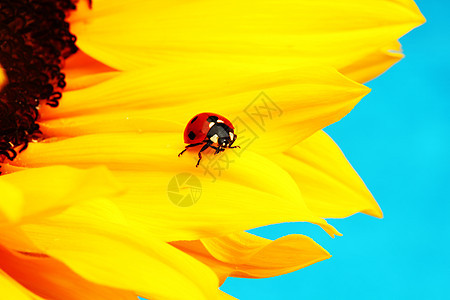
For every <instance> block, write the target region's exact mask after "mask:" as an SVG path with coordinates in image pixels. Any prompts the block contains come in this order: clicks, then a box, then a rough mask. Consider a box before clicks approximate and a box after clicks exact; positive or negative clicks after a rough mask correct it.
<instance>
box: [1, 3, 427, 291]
mask: <svg viewBox="0 0 450 300" xmlns="http://www.w3.org/2000/svg"><path fill="white" fill-rule="evenodd" d="M14 3H19V4H15V5H17V6H14V4H13V2H10V1H1V2H0V4H1V6H0V11H1V12H2V14H0V16H1V20H2V36H8V37H9V36H14V38H9V39H7V41H8V42H7V43H5V42H4V43H3V45H2V52H1V54H2V55H4V56H2V58H3V57H8V59H6V60H5V59H2V61H1V64H2V67H3V68H4V69H5V72H4V74H3V75H2V82H3V85H4V87H3V90H2V94H1V104H2V106H1V107H0V108H2V109H3V110H4V111H5V113H4V114H2V118H3V119H2V120H1V121H2V122H1V124H2V139H1V141H0V142H1V143H0V151H1V154H2V155H3V159H4V160H3V163H2V164H1V167H2V168H1V170H2V174H3V175H2V176H1V177H0V184H1V185H2V191H5V192H4V194H5V195H6V201H2V203H0V224H1V225H0V226H2V229H3V230H2V232H1V233H0V257H1V260H0V283H1V289H2V294H3V293H5V294H6V295H10V298H11V299H22V298H23V299H40V298H43V299H116V298H117V299H135V298H136V296H137V295H139V296H143V297H147V298H149V299H216V298H218V299H222V298H223V299H229V298H232V297H231V296H229V295H227V294H225V293H222V292H221V291H220V290H219V289H218V287H219V286H220V284H221V283H223V282H224V280H226V278H227V277H229V276H235V277H249V278H262V277H271V276H276V275H280V274H285V273H287V272H292V271H295V270H297V269H300V268H302V267H305V266H308V265H310V264H313V263H315V262H318V261H321V260H324V259H326V258H328V257H330V255H329V253H328V252H327V251H326V250H324V249H323V248H322V247H320V246H319V245H318V244H317V243H315V242H314V241H313V240H312V239H310V238H308V237H306V236H303V235H298V234H296V235H288V236H285V237H282V238H280V239H277V240H275V241H271V240H267V239H264V238H261V237H257V236H254V235H252V234H249V233H246V232H245V230H248V229H251V228H255V227H259V226H264V225H269V224H274V223H281V222H311V223H314V224H317V225H319V226H321V227H322V228H323V229H324V230H325V231H326V232H327V233H329V234H330V235H331V236H334V235H336V234H340V233H339V232H338V231H337V230H336V229H335V228H334V227H332V226H331V225H329V224H328V223H327V222H326V221H325V219H324V218H344V217H347V216H349V215H352V214H355V213H358V212H362V213H366V214H368V215H372V216H375V217H381V216H382V212H381V210H380V208H379V206H378V205H377V203H376V201H375V200H374V199H373V197H372V195H371V194H370V192H369V191H368V190H367V188H366V186H365V185H364V183H363V182H362V181H361V179H360V178H359V176H358V175H357V174H356V172H355V171H354V170H353V169H352V167H351V166H350V164H349V163H348V162H347V160H346V159H345V157H344V155H343V154H342V152H341V151H340V149H339V148H338V147H337V145H336V144H335V143H334V142H333V141H332V140H331V138H330V137H329V136H328V135H326V134H325V133H324V132H323V131H321V129H322V128H324V127H326V126H327V125H329V124H331V123H334V122H337V121H338V120H340V119H341V118H342V117H344V116H345V115H346V114H347V113H348V112H349V111H350V110H351V109H352V108H353V107H354V106H355V105H356V104H357V103H358V102H359V101H360V100H361V99H362V98H363V97H364V96H365V95H366V94H367V93H368V92H369V89H368V88H367V87H365V86H364V85H362V84H361V83H362V82H364V81H367V80H369V79H371V78H374V77H375V76H378V75H379V74H381V73H382V72H384V71H385V70H386V69H387V68H389V67H390V66H391V65H393V64H394V63H395V62H397V61H399V60H400V59H401V58H402V54H401V53H400V44H399V43H398V42H397V40H398V38H399V37H401V36H402V35H404V34H405V33H407V32H408V31H409V30H411V29H412V28H414V27H415V26H418V25H420V24H422V23H423V22H424V19H423V17H422V15H421V14H420V11H419V10H418V8H417V7H416V5H415V4H414V2H413V1H407V0H377V1H375V0H373V1H364V3H362V2H360V1H354V0H344V1H339V2H333V1H325V0H319V1H313V2H312V1H282V2H279V1H278V2H273V1H260V2H258V3H257V4H255V3H254V2H251V1H227V2H223V1H174V2H173V1H163V2H161V3H159V2H158V3H155V2H153V1H143V0H134V1H128V2H125V1H104V0H98V1H94V2H93V3H90V1H89V2H88V1H80V2H79V3H77V6H76V9H75V4H74V3H72V2H70V1H45V0H41V1H23V3H22V1H14ZM43 16H45V17H43ZM66 16H67V18H66ZM48 20H53V21H51V22H50V21H48ZM69 24H70V30H69ZM5 32H6V33H5ZM13 34H15V35H13ZM46 34H48V35H46ZM17 36H19V37H20V39H19V38H18V37H17ZM75 37H76V40H77V42H76V46H75ZM22 39H23V40H22ZM20 41H22V42H20ZM12 46H14V47H12ZM15 46H22V47H24V48H23V49H25V50H24V51H18V50H17V49H18V48H16V47H15ZM77 48H79V49H78V51H77ZM12 61H14V62H17V64H16V65H14V66H12V65H11V62H12ZM19 71H21V72H22V73H20V72H19ZM24 103H25V104H27V105H24ZM45 104H49V105H45ZM203 111H212V112H217V113H220V114H221V115H224V116H226V117H228V118H230V120H232V121H233V124H234V125H235V126H236V132H237V135H238V140H237V142H236V143H237V144H240V146H241V148H240V149H236V151H231V150H227V151H225V152H223V153H220V154H218V155H213V153H206V154H205V158H204V160H203V161H202V163H201V164H200V166H199V168H195V162H196V153H195V151H188V152H187V153H185V154H184V156H183V157H182V158H177V154H178V153H179V152H180V151H181V150H182V149H183V146H184V145H183V143H182V132H183V129H184V126H185V125H186V123H187V122H188V121H189V119H190V118H191V117H192V116H194V115H195V114H197V113H199V112H203ZM186 174H187V175H186ZM183 176H184V177H183ZM180 178H185V180H184V181H183V180H181V181H183V182H181V183H182V184H181V185H183V184H185V185H184V186H182V187H180V184H179V183H180ZM187 178H189V179H190V178H195V182H196V183H195V184H186V182H187V180H188V179H187ZM171 182H177V185H175V190H171V187H172V185H171ZM186 189H187V190H189V196H190V197H191V200H193V199H192V198H196V199H195V201H192V202H191V203H190V204H189V205H181V206H180V205H174V203H175V204H179V203H180V202H177V201H175V202H173V197H171V195H173V194H175V195H176V196H177V197H185V196H186V195H187V194H185V193H184V192H183V191H186ZM195 191H196V193H194V192H195ZM171 200H172V201H171ZM3 291H5V292H3Z"/></svg>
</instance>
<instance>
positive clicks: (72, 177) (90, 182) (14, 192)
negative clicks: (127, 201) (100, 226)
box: [0, 164, 122, 220]
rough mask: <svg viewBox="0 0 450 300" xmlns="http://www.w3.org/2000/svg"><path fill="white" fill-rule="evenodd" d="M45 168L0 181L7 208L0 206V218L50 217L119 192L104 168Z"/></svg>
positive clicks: (115, 182)
mask: <svg viewBox="0 0 450 300" xmlns="http://www.w3.org/2000/svg"><path fill="white" fill-rule="evenodd" d="M49 165H50V166H49V167H46V168H35V169H28V170H24V171H19V172H15V173H12V174H6V175H2V176H1V177H0V183H1V185H2V186H3V187H5V188H8V189H7V193H6V196H7V197H8V198H7V201H5V202H7V204H5V203H3V204H2V205H1V207H2V208H3V209H2V212H3V214H6V215H10V216H11V215H13V218H15V219H18V218H19V217H20V218H21V219H22V220H26V219H30V218H35V217H38V216H42V215H50V214H54V213H57V212H59V211H61V210H63V209H65V208H67V207H68V206H69V205H71V204H72V203H74V202H76V201H79V200H84V199H87V198H89V197H91V198H94V197H98V196H108V195H114V194H117V193H119V192H120V191H121V189H122V188H121V186H120V185H119V183H118V182H117V181H115V180H114V179H113V178H112V176H111V174H110V173H108V171H107V170H106V169H105V168H93V169H90V170H77V169H74V168H70V167H66V166H52V165H54V164H49ZM6 207H7V209H4V208H6ZM19 214H20V216H19Z"/></svg>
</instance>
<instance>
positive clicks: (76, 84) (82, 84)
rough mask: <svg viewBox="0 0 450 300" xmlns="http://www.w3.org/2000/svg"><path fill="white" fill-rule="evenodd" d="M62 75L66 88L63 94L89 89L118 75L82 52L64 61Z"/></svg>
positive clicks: (115, 71)
mask: <svg viewBox="0 0 450 300" xmlns="http://www.w3.org/2000/svg"><path fill="white" fill-rule="evenodd" d="M63 71H64V74H65V75H66V82H67V86H66V88H65V89H64V91H65V92H67V91H71V90H77V89H81V88H86V87H90V86H92V85H95V84H98V83H100V82H103V81H106V80H108V79H111V78H113V77H114V76H116V75H118V74H119V72H117V70H115V69H112V68H110V67H108V66H106V65H104V64H102V63H101V62H99V61H97V60H95V59H93V58H91V57H89V56H88V55H86V54H85V53H84V52H83V51H78V52H77V53H75V54H74V55H72V56H70V57H69V58H68V59H67V60H66V61H65V66H64V70H63Z"/></svg>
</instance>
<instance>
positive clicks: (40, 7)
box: [0, 0, 78, 161]
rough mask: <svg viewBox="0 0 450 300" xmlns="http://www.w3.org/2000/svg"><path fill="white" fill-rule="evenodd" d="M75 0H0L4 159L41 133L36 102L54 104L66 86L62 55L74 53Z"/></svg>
mask: <svg viewBox="0 0 450 300" xmlns="http://www.w3.org/2000/svg"><path fill="white" fill-rule="evenodd" d="M76 2H77V0H73V1H70V0H0V65H1V67H2V68H3V69H4V70H5V72H6V76H7V78H8V83H7V85H6V86H4V87H3V89H2V90H1V91H0V161H2V160H4V159H5V158H8V159H9V160H12V159H14V158H15V157H16V155H17V153H16V151H15V150H14V148H15V147H17V146H22V147H21V148H20V151H22V150H24V149H25V148H26V147H27V145H28V142H29V141H30V140H31V139H33V138H37V137H38V136H39V134H40V131H39V125H37V124H36V120H37V119H38V117H39V113H38V106H39V104H40V103H45V104H47V105H50V106H52V107H56V106H58V104H59V99H61V90H62V89H63V88H64V87H65V85H66V82H65V80H64V79H65V75H64V73H62V72H61V68H62V67H63V64H64V60H65V59H66V58H67V57H69V56H70V55H72V54H73V53H75V52H76V51H77V50H78V48H77V47H76V46H75V40H76V38H75V36H74V35H73V34H71V33H70V31H69V24H68V23H67V22H66V21H65V18H66V13H68V12H69V11H70V10H74V9H75V8H76V7H75V3H76Z"/></svg>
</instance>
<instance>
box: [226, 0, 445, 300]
mask: <svg viewBox="0 0 450 300" xmlns="http://www.w3.org/2000/svg"><path fill="white" fill-rule="evenodd" d="M449 2H450V1H446V0H444V1H438V0H436V1H430V0H428V1H426V0H422V1H416V3H417V4H418V6H419V7H420V9H421V11H422V13H423V14H424V16H425V17H426V18H427V23H426V24H424V25H423V26H421V27H419V28H417V29H415V30H413V31H412V32H410V33H409V34H408V35H406V36H405V37H404V38H402V39H401V40H400V41H401V43H402V45H403V50H404V53H405V54H406V58H405V59H403V60H402V61H400V62H399V63H398V64H397V65H395V66H394V67H393V68H391V69H390V70H389V71H387V72H386V73H385V74H383V75H382V76H380V77H379V78H377V79H375V80H373V81H371V82H370V83H368V84H367V85H368V86H369V87H371V88H372V92H371V93H370V94H369V95H368V96H367V97H365V98H364V99H363V100H362V102H361V103H360V104H359V105H358V106H357V107H356V108H355V109H354V110H353V111H352V112H351V113H350V114H349V115H348V116H347V117H345V118H344V119H343V120H342V121H340V122H338V123H337V124H334V125H333V126H330V127H329V128H327V130H326V131H327V132H328V133H329V134H330V135H331V136H332V137H333V138H334V140H335V141H336V142H337V143H338V145H339V146H340V147H341V149H342V150H343V152H344V153H345V154H346V156H347V158H348V159H349V161H350V162H351V163H352V165H353V166H354V168H355V169H356V170H357V171H358V173H359V174H360V176H361V177H362V178H363V179H364V181H365V183H366V184H367V186H368V187H369V189H370V190H371V191H372V193H373V195H374V196H375V198H376V199H377V201H378V203H379V204H380V206H381V208H382V209H383V212H384V216H385V217H384V219H381V220H380V219H376V218H373V217H369V216H366V215H362V214H357V215H355V216H352V217H350V218H347V219H343V220H331V221H330V223H331V224H332V225H334V226H335V227H336V228H337V229H338V230H339V231H340V232H342V233H343V234H344V236H343V237H337V238H335V239H331V238H329V237H328V235H326V234H325V233H324V232H322V231H321V230H320V229H319V228H316V226H313V225H310V224H303V223H299V224H282V225H275V226H270V227H264V228H260V229H256V230H253V231H251V232H252V233H255V234H258V235H261V236H264V237H267V238H271V239H275V238H278V237H280V236H282V235H285V234H287V233H302V234H306V235H308V236H311V237H312V238H313V239H314V240H315V241H317V242H318V243H319V244H320V245H322V246H323V247H324V248H325V249H327V250H328V251H329V252H330V253H331V254H332V255H333V257H332V258H330V259H328V260H325V261H323V262H320V263H317V264H315V265H312V266H310V267H307V268H305V269H302V270H299V271H297V272H294V273H291V274H287V275H283V276H278V277H275V278H269V279H234V278H230V279H228V280H227V281H226V282H225V284H224V285H223V287H222V289H223V290H224V291H226V292H228V293H230V294H231V295H233V296H235V297H237V298H239V299H241V300H246V299H450V292H449V284H450V251H449V246H450V225H449V224H450V223H449V219H450V203H449V202H450V201H449V197H448V195H449V186H450V176H449V175H450V174H449V173H450V172H449V166H450V164H449V162H450V158H449V154H450V153H449V145H450V137H449V136H450V135H449V129H450V118H449V116H450V97H449V83H450V80H449V79H450V76H449V73H450V59H449V54H450V35H449V30H450V22H449V18H450V17H449V12H450V3H449Z"/></svg>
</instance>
